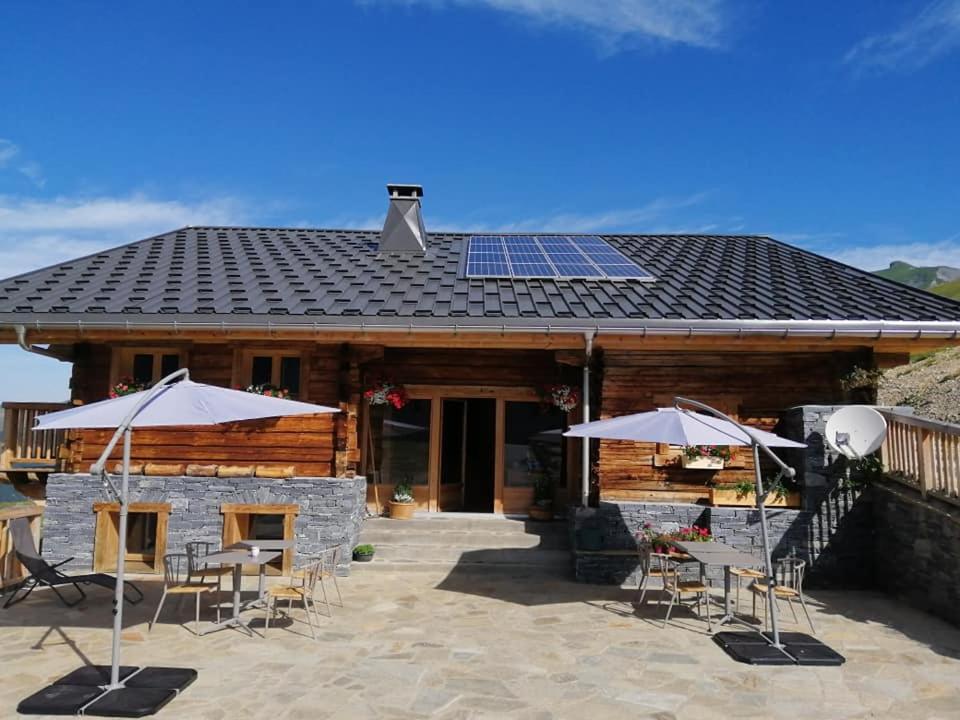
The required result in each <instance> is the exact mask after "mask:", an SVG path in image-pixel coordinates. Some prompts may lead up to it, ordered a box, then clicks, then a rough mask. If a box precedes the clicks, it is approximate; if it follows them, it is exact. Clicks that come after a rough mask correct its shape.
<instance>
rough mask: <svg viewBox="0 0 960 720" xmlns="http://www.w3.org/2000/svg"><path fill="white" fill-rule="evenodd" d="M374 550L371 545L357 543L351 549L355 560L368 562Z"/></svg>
mask: <svg viewBox="0 0 960 720" xmlns="http://www.w3.org/2000/svg"><path fill="white" fill-rule="evenodd" d="M374 552H376V550H375V549H374V547H373V545H357V546H356V547H355V548H354V549H353V559H354V560H355V561H356V562H370V561H371V560H373V554H374Z"/></svg>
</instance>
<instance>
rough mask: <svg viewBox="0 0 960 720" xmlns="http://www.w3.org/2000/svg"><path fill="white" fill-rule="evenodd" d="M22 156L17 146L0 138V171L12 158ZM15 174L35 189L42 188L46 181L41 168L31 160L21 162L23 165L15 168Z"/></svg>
mask: <svg viewBox="0 0 960 720" xmlns="http://www.w3.org/2000/svg"><path fill="white" fill-rule="evenodd" d="M22 154H23V153H21V152H20V146H19V145H17V144H16V143H14V142H12V141H10V140H7V139H5V138H0V170H2V169H3V168H5V167H7V166H8V165H10V164H11V161H12V160H13V159H14V158H16V157H20V156H22ZM17 172H19V173H20V174H21V175H23V176H24V177H25V178H27V179H28V180H29V181H30V182H32V183H33V184H34V185H35V186H37V187H40V188H42V187H43V186H44V185H46V183H47V179H46V178H45V177H44V176H43V168H42V167H40V163H37V162H33V161H32V160H28V161H25V162H23V164H21V165H20V166H19V167H17Z"/></svg>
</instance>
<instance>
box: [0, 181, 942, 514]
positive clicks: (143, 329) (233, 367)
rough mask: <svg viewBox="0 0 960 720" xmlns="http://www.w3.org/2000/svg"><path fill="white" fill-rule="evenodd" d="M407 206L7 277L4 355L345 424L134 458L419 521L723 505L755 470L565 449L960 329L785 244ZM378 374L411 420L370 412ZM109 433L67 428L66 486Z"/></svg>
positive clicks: (153, 434) (927, 344) (764, 398)
mask: <svg viewBox="0 0 960 720" xmlns="http://www.w3.org/2000/svg"><path fill="white" fill-rule="evenodd" d="M389 190H390V193H389V194H390V205H389V211H388V216H387V221H386V223H385V226H384V229H383V230H382V231H365V230H361V231H357V230H311V229H300V228H287V229H282V228H241V227H186V228H182V229H179V230H174V231H172V232H169V233H164V234H162V235H158V236H156V237H151V238H147V239H145V240H140V241H137V242H133V243H131V244H129V245H124V246H122V247H117V248H114V249H112V250H107V251H104V252H101V253H97V254H95V255H91V256H88V257H84V258H79V259H77V260H73V261H70V262H66V263H60V264H57V265H55V266H52V267H48V268H45V269H42V270H37V271H34V272H30V273H27V274H24V275H21V276H18V277H14V278H10V279H7V280H3V281H0V342H5V343H17V342H19V343H20V344H21V345H22V346H23V347H24V348H25V349H27V350H37V348H38V346H47V347H46V348H45V349H44V352H45V353H46V354H48V355H51V356H53V357H55V358H57V359H60V360H63V361H68V362H71V363H72V364H73V375H72V382H71V401H72V402H74V403H89V402H94V401H97V400H102V399H104V398H106V397H107V396H108V395H109V394H110V392H111V389H112V388H113V387H114V386H116V385H117V384H119V383H121V382H124V381H125V380H126V381H128V382H133V383H135V384H140V385H148V384H150V383H152V382H155V381H157V380H158V379H159V378H160V377H162V376H163V375H164V374H166V373H168V372H170V371H172V370H173V369H176V368H179V367H184V366H186V367H189V369H190V374H191V377H192V378H193V379H194V380H196V381H199V382H205V383H212V384H216V385H222V386H230V387H239V388H246V387H248V386H274V387H277V388H285V389H286V390H288V391H289V392H290V394H291V395H293V396H295V397H297V398H299V399H303V400H306V401H311V402H316V403H320V404H324V405H334V406H339V407H340V408H341V409H342V410H343V412H342V413H341V414H340V415H339V416H337V417H331V416H316V417H306V418H281V419H278V420H274V421H267V422H260V423H243V424H238V425H236V426H231V427H223V428H209V427H207V428H177V429H169V430H167V429H157V430H150V431H138V432H137V433H136V434H135V442H134V462H135V463H152V464H158V465H168V466H171V465H172V466H178V465H183V464H212V465H231V466H244V465H250V466H257V467H259V468H265V469H270V468H273V469H275V470H277V471H278V472H280V471H281V470H283V469H286V468H289V467H292V468H293V471H292V474H294V475H296V476H310V477H316V476H327V477H332V476H336V477H350V476H353V475H357V476H366V477H367V480H368V484H367V487H368V493H367V499H368V503H369V504H370V505H371V506H372V507H375V506H378V505H382V504H383V503H384V502H385V501H386V500H387V499H388V498H389V496H390V494H391V491H392V489H393V487H394V485H395V484H397V483H401V482H404V483H409V484H410V485H411V486H412V488H413V493H414V496H415V498H416V502H417V503H418V505H419V506H420V507H421V508H422V509H424V510H430V511H451V510H466V511H473V512H492V513H517V512H523V511H525V510H526V508H527V507H528V506H529V505H530V504H531V501H532V499H533V493H534V487H535V486H536V485H537V484H540V485H548V486H550V487H551V488H552V492H553V493H554V497H555V500H556V501H557V503H559V504H563V503H577V504H579V503H580V502H581V501H582V499H583V498H585V496H586V495H590V496H592V498H594V499H595V498H597V497H599V498H602V499H611V500H644V501H651V500H653V501H659V500H662V501H664V502H677V501H679V502H708V501H709V497H710V486H711V484H715V483H717V482H723V483H727V482H735V481H736V480H737V479H739V478H743V477H749V476H750V475H749V473H750V472H751V468H750V466H749V464H750V462H751V461H750V458H748V457H742V456H738V455H736V454H734V456H733V457H732V458H731V459H729V460H728V461H727V462H726V464H725V467H724V468H723V469H722V470H718V471H704V470H701V469H691V468H684V467H683V464H682V462H681V455H682V452H683V449H682V448H678V447H669V446H655V445H644V444H636V445H634V444H629V443H613V442H602V443H594V444H593V446H592V447H587V448H584V447H582V446H581V443H580V442H579V441H573V440H565V439H563V438H562V437H561V432H562V430H563V429H564V427H565V426H567V425H568V424H570V423H575V422H580V421H581V420H583V419H584V418H585V417H586V416H589V417H590V418H593V419H595V418H602V417H610V416H615V415H619V414H624V413H629V412H636V411H641V410H647V409H651V408H654V407H657V406H664V405H669V404H671V402H672V398H673V397H674V396H675V395H678V394H680V395H686V396H690V397H693V398H696V399H698V400H701V401H705V402H708V403H710V404H712V405H714V406H716V407H718V408H721V409H723V410H725V411H726V412H728V413H730V414H732V415H734V416H736V417H738V418H739V419H740V420H743V421H746V422H750V423H756V424H757V425H759V426H761V427H765V428H769V429H772V428H774V427H775V426H776V425H777V423H778V420H779V418H780V416H781V413H782V412H783V411H784V410H785V409H786V408H789V407H791V406H797V405H803V404H817V403H820V404H834V403H838V402H842V401H844V400H845V399H846V398H847V397H848V389H847V388H845V385H844V378H845V377H847V376H849V375H850V373H851V372H852V371H854V370H855V369H858V368H860V369H865V370H871V369H874V368H883V367H887V366H890V365H893V364H898V363H902V362H905V361H906V360H907V357H908V354H909V353H912V352H918V351H922V350H928V349H931V348H935V347H938V346H941V345H944V344H947V343H952V342H956V341H957V338H958V333H960V304H958V303H956V302H954V301H951V300H948V299H945V298H941V297H936V296H933V295H930V294H928V293H925V292H922V291H920V290H916V289H913V288H910V287H906V286H903V285H900V284H897V283H895V282H891V281H889V280H885V279H881V278H878V277H875V276H873V275H871V274H869V273H866V272H862V271H860V270H857V269H854V268H852V267H848V266H845V265H842V264H840V263H838V262H835V261H833V260H829V259H827V258H824V257H820V256H817V255H814V254H812V253H810V252H807V251H805V250H801V249H799V248H795V247H791V246H789V245H786V244H783V243H781V242H778V241H776V240H774V239H771V238H769V237H760V236H743V235H736V236H714V235H709V236H708V235H601V236H583V235H563V234H552V235H548V234H539V235H526V236H515V235H485V236H478V235H470V234H463V233H428V232H426V230H425V229H424V226H423V221H422V218H421V217H420V202H421V200H420V196H421V191H420V190H419V188H417V187H416V186H390V188H389ZM54 361H55V360H51V362H54ZM24 382H27V383H29V382H30V380H29V378H24ZM384 383H386V384H389V385H393V386H394V387H397V388H400V387H402V389H403V391H404V393H405V395H406V402H405V403H399V404H401V405H402V406H401V407H394V406H393V405H391V404H389V403H388V404H380V405H371V404H370V402H369V399H368V398H367V397H365V393H367V392H368V391H371V392H372V391H374V390H376V389H378V388H380V387H381V386H382V385H383V384H384ZM564 386H565V387H566V388H569V389H570V390H571V391H573V392H575V393H576V394H577V395H578V396H579V397H578V401H577V402H576V407H575V408H573V409H569V410H564V409H561V408H559V407H557V405H556V404H555V403H554V402H553V398H552V393H551V388H557V387H564ZM108 435H109V434H108V433H107V432H105V431H88V432H79V433H75V434H72V435H71V436H69V437H68V439H67V445H66V450H65V452H64V453H63V457H62V462H63V465H64V469H65V470H67V471H75V472H81V471H86V470H87V469H88V468H89V466H90V464H91V463H92V462H93V460H94V459H95V458H96V457H97V456H98V454H99V453H100V451H101V450H102V449H103V447H104V443H105V442H106V441H107V439H108ZM585 474H586V478H585Z"/></svg>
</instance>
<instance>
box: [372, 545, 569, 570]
mask: <svg viewBox="0 0 960 720" xmlns="http://www.w3.org/2000/svg"><path fill="white" fill-rule="evenodd" d="M374 557H375V559H377V560H381V561H389V562H423V563H450V564H452V565H456V564H461V563H469V564H478V565H489V564H496V563H507V564H517V565H541V566H547V565H549V566H552V567H556V566H560V565H563V566H567V565H572V562H573V561H572V559H571V555H570V551H569V550H540V549H537V548H476V549H463V548H456V547H444V546H440V545H426V546H414V545H380V546H377V549H376V555H375V556H374Z"/></svg>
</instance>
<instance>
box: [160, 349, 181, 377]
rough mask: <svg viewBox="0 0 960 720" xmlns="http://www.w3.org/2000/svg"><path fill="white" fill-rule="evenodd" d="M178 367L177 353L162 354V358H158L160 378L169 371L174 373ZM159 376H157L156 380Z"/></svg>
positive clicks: (178, 357)
mask: <svg viewBox="0 0 960 720" xmlns="http://www.w3.org/2000/svg"><path fill="white" fill-rule="evenodd" d="M179 369H180V356H179V355H164V356H163V357H162V358H160V378H165V377H166V376H167V375H169V374H170V373H175V372H176V371H177V370H179ZM160 378H157V380H159V379H160Z"/></svg>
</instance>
